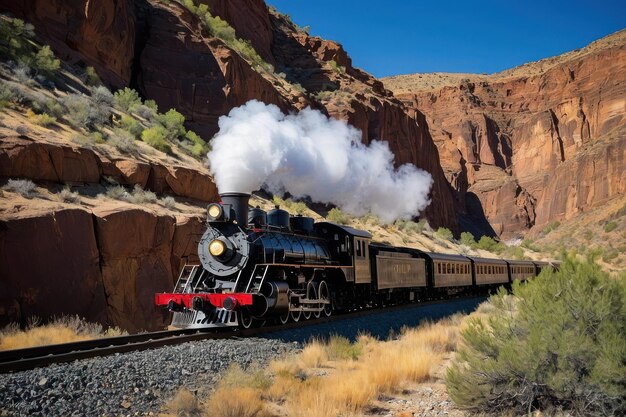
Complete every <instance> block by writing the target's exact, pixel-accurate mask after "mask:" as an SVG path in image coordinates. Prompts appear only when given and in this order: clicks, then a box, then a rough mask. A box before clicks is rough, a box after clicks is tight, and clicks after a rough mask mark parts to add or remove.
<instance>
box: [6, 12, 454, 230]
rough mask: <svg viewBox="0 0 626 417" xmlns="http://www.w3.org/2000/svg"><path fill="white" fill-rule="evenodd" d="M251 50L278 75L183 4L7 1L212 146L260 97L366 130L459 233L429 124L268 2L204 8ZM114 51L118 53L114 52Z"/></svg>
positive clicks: (77, 56) (65, 53)
mask: <svg viewBox="0 0 626 417" xmlns="http://www.w3.org/2000/svg"><path fill="white" fill-rule="evenodd" d="M202 3H206V4H208V5H209V9H210V11H211V12H212V13H213V14H214V15H216V16H219V17H221V18H223V19H225V20H226V21H228V22H229V23H230V25H232V27H233V28H234V29H235V31H236V34H237V36H238V37H240V38H242V39H244V40H248V41H250V43H251V44H252V45H253V47H254V48H255V50H256V51H257V52H258V54H259V55H260V56H261V57H262V58H263V59H264V60H265V61H266V62H267V63H268V64H271V65H272V66H273V68H274V71H271V70H264V69H263V68H259V66H258V65H256V64H254V63H251V62H249V61H248V60H246V59H245V58H244V57H242V56H241V55H240V54H238V53H237V52H235V51H234V50H233V49H232V48H231V47H229V45H228V44H227V43H226V42H224V41H223V40H221V39H219V38H215V37H212V36H211V33H210V31H208V30H207V29H206V27H203V26H202V23H201V20H200V19H199V18H198V16H197V15H195V14H194V13H192V12H191V11H189V10H188V9H187V8H185V7H184V6H182V5H181V4H179V3H178V2H176V1H168V2H161V1H157V0H134V1H133V0H117V1H114V2H105V1H98V0H95V1H93V0H92V1H85V2H82V1H81V2H73V3H66V2H56V3H54V6H52V5H51V3H50V2H47V1H43V0H23V1H18V2H13V1H10V2H9V1H6V0H2V1H0V7H1V8H2V9H4V10H9V11H11V12H13V13H15V14H16V15H18V16H20V17H23V18H25V19H27V20H29V21H31V22H33V23H34V24H35V28H36V31H37V33H38V34H39V35H40V36H41V37H42V38H43V40H44V42H46V43H50V44H51V45H52V46H53V47H54V49H55V51H57V53H59V54H60V55H61V57H62V58H64V59H66V60H69V61H70V62H81V63H84V64H88V65H92V66H94V67H95V68H96V69H97V70H98V73H99V74H100V75H101V76H102V77H103V79H104V80H105V81H107V82H108V83H109V84H110V85H111V86H114V87H120V86H123V85H130V86H133V87H136V88H137V89H138V90H139V91H140V92H141V94H142V95H143V96H144V97H146V98H151V99H154V100H156V102H157V104H158V105H159V108H163V109H167V108H170V107H174V108H176V109H177V110H178V111H180V112H181V113H183V114H184V115H185V116H186V120H187V125H188V126H189V127H191V128H193V129H194V130H195V131H196V132H198V133H200V134H202V135H203V136H204V137H205V138H206V139H208V138H210V137H211V135H212V134H213V133H215V132H216V130H217V119H218V117H219V116H221V115H224V114H226V113H228V111H229V110H230V109H231V108H233V107H236V106H239V105H241V104H244V103H245V102H247V101H248V100H250V99H252V98H256V99H259V100H262V101H264V102H266V103H272V104H276V105H278V106H279V107H280V108H281V109H283V110H285V111H287V110H296V109H300V108H303V107H305V106H313V107H316V108H319V109H321V110H323V111H325V112H326V113H327V114H329V115H331V116H333V117H337V118H342V119H345V120H347V121H349V122H350V123H351V124H353V125H354V126H356V127H357V128H359V129H361V130H362V132H363V139H364V141H365V142H369V141H371V140H373V139H383V140H387V141H389V143H390V146H391V149H392V151H394V153H395V154H396V162H397V163H398V164H402V163H405V162H412V163H414V164H415V165H417V166H418V167H420V168H423V169H425V170H427V171H428V172H430V173H431V174H432V176H433V179H434V186H433V192H432V201H433V202H432V204H431V205H430V207H429V208H428V210H427V212H426V213H425V216H426V217H427V218H428V219H429V220H430V222H431V224H433V225H435V226H441V225H446V226H448V227H450V228H452V229H453V230H457V216H456V214H455V209H454V205H453V204H452V198H451V197H452V191H451V189H450V187H449V185H448V184H447V182H446V180H445V177H444V175H443V171H442V169H441V166H440V165H439V162H438V158H437V157H436V155H437V152H438V151H437V148H436V146H434V143H433V141H432V138H431V136H430V133H429V131H428V129H427V128H426V125H425V120H424V118H423V116H422V115H421V114H419V113H416V112H407V109H406V108H405V107H404V105H403V104H402V103H401V102H400V101H398V100H397V99H395V98H394V97H393V95H392V94H391V93H390V92H389V91H387V90H385V89H384V88H383V85H382V83H381V82H380V81H378V80H376V79H375V78H373V77H372V76H370V75H369V74H367V73H365V72H363V71H361V70H358V69H356V68H353V67H352V64H351V60H350V58H349V57H348V55H347V54H346V52H345V51H344V50H343V48H342V47H341V45H339V44H337V43H335V42H332V41H326V40H323V39H320V38H318V37H311V36H308V35H307V34H306V33H304V32H303V31H300V30H298V29H297V28H296V27H295V26H294V25H293V24H292V23H291V22H290V21H288V20H287V19H286V18H285V17H283V16H281V15H279V14H278V13H275V12H270V10H269V9H268V7H267V6H266V5H265V3H264V2H263V1H262V0H236V1H223V0H222V1H216V0H212V1H203V2H202ZM94 16H98V17H97V18H95V17H94ZM111 45H114V47H111Z"/></svg>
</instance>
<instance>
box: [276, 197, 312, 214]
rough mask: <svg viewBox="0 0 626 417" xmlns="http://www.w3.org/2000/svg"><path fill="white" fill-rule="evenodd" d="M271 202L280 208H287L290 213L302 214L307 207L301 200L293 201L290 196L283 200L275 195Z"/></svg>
mask: <svg viewBox="0 0 626 417" xmlns="http://www.w3.org/2000/svg"><path fill="white" fill-rule="evenodd" d="M272 202H273V203H274V205H277V206H280V207H281V208H282V209H284V210H287V211H288V212H290V213H291V214H294V213H295V214H304V212H306V209H307V207H306V204H304V203H303V202H302V201H293V200H292V199H290V198H288V199H286V200H283V199H282V198H280V197H278V196H277V195H275V196H274V197H273V198H272Z"/></svg>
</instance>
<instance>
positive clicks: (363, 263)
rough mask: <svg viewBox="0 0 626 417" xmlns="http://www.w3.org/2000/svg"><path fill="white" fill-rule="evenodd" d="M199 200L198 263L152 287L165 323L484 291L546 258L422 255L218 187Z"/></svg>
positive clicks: (320, 311) (231, 321)
mask: <svg viewBox="0 0 626 417" xmlns="http://www.w3.org/2000/svg"><path fill="white" fill-rule="evenodd" d="M221 198H222V201H221V203H212V204H209V206H208V207H207V218H208V228H207V230H206V232H205V233H204V235H203V236H202V238H201V239H200V241H199V243H198V257H199V259H200V265H186V266H185V268H183V271H182V272H181V275H180V277H179V279H178V281H177V283H176V285H175V287H174V290H173V292H171V293H160V294H156V295H155V303H156V305H157V306H160V307H166V308H167V309H168V310H169V311H170V312H172V313H173V314H172V324H171V325H172V327H176V328H206V327H236V326H241V327H243V328H250V327H255V326H261V325H263V324H264V323H265V321H266V320H268V319H271V320H276V321H278V322H280V323H283V324H284V323H287V322H288V321H299V320H303V319H310V318H312V317H314V318H319V317H320V316H322V315H323V316H330V315H331V314H333V312H336V311H349V310H353V309H359V308H367V307H371V306H386V305H391V304H400V303H409V302H418V301H423V300H430V299H437V298H445V297H448V296H452V295H455V294H459V293H470V292H477V291H485V290H489V289H493V288H496V287H498V286H501V285H506V284H509V283H511V282H512V281H513V280H526V279H528V278H530V277H533V276H535V275H537V274H538V273H539V272H540V271H541V270H542V269H543V268H555V267H558V265H556V264H554V263H548V262H531V261H519V260H515V261H513V260H502V259H485V258H476V257H467V256H461V255H449V254H439V253H429V252H424V251H420V250H417V249H411V248H405V247H394V246H390V245H386V244H383V243H375V242H372V235H371V234H370V233H368V232H366V231H363V230H357V229H354V228H351V227H348V226H344V225H339V224H334V223H330V222H317V223H315V222H314V221H313V219H312V218H310V217H304V216H290V215H289V213H288V212H286V211H285V210H281V209H280V208H279V207H276V208H275V209H273V210H271V211H269V212H267V213H266V212H265V211H263V210H261V209H259V208H258V207H257V208H254V209H251V210H249V209H248V202H249V198H250V195H249V194H243V193H224V194H222V196H221Z"/></svg>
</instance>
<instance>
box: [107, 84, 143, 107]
mask: <svg viewBox="0 0 626 417" xmlns="http://www.w3.org/2000/svg"><path fill="white" fill-rule="evenodd" d="M114 97H115V106H116V107H117V108H118V109H120V110H123V111H126V112H130V111H133V110H134V109H135V108H136V107H137V106H139V105H141V98H140V97H139V93H137V92H136V91H135V90H133V89H132V88H128V87H124V89H123V90H117V91H116V92H115V95H114Z"/></svg>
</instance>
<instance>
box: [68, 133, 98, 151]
mask: <svg viewBox="0 0 626 417" xmlns="http://www.w3.org/2000/svg"><path fill="white" fill-rule="evenodd" d="M71 140H72V142H74V143H76V144H77V145H79V146H81V147H83V148H89V149H92V148H93V147H94V145H99V144H102V143H104V142H105V140H104V137H103V136H102V133H100V132H91V133H88V134H86V135H82V134H76V135H74V136H72V139H71Z"/></svg>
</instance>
